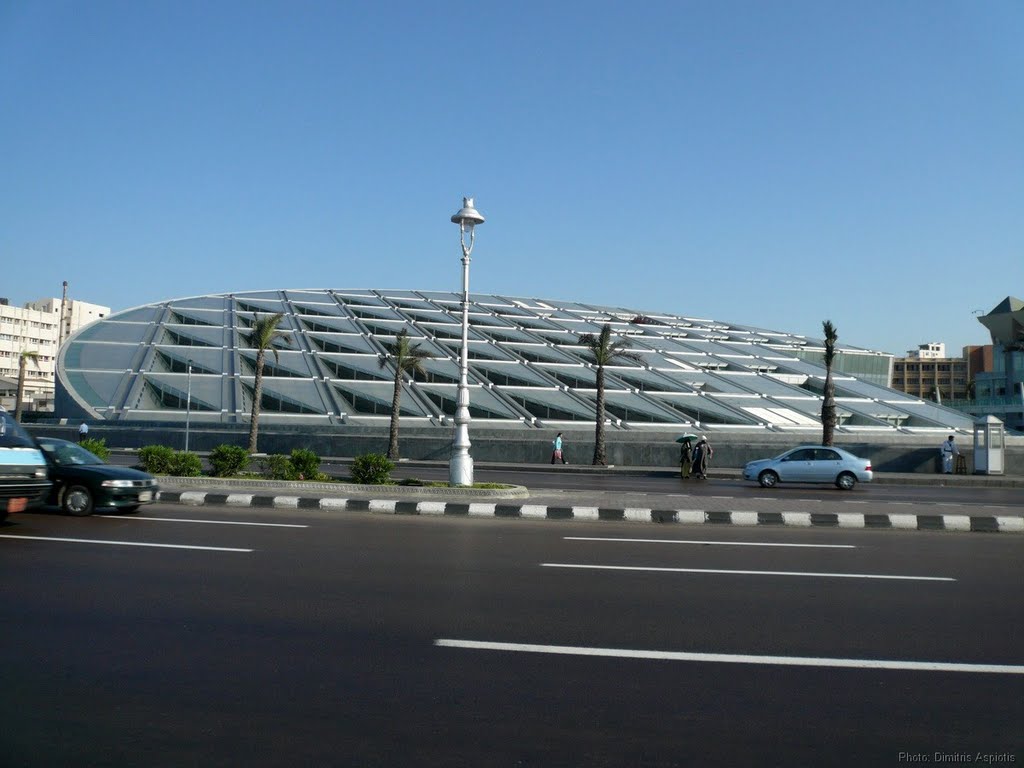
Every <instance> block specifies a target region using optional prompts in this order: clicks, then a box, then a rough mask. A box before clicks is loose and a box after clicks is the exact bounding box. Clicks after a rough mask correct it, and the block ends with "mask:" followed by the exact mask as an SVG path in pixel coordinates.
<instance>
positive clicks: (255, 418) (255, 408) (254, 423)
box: [249, 349, 264, 453]
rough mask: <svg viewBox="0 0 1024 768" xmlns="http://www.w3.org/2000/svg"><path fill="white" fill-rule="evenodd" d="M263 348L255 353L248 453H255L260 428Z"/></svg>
mask: <svg viewBox="0 0 1024 768" xmlns="http://www.w3.org/2000/svg"><path fill="white" fill-rule="evenodd" d="M263 357H264V355H263V350H262V349H261V350H260V351H259V352H257V353H256V378H255V380H253V383H252V415H251V416H250V418H249V453H256V436H257V433H258V432H259V428H260V401H261V400H262V399H263Z"/></svg>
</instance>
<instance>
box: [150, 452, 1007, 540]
mask: <svg viewBox="0 0 1024 768" xmlns="http://www.w3.org/2000/svg"><path fill="white" fill-rule="evenodd" d="M402 466H403V467H416V466H424V467H425V466H430V467H435V468H436V467H438V466H446V464H444V463H441V462H402ZM477 468H478V469H488V470H500V469H502V468H509V469H515V470H516V471H519V472H522V471H524V470H525V471H537V472H545V473H548V472H563V473H587V474H590V473H600V474H605V475H607V474H622V475H634V476H635V475H643V476H671V475H675V474H676V472H675V471H674V470H672V469H669V468H665V467H591V466H585V465H581V466H572V465H570V466H555V467H550V468H548V467H546V466H545V465H522V464H516V465H501V464H487V463H480V464H477ZM740 477H741V471H740V470H739V469H729V468H723V469H713V470H712V471H711V473H710V477H709V480H708V481H694V480H689V481H686V482H685V483H684V482H683V481H680V483H681V485H680V493H672V494H656V493H640V492H631V491H610V492H609V491H592V490H578V489H572V490H551V489H544V490H534V491H531V490H529V489H528V488H525V487H522V486H513V487H512V488H510V489H507V490H486V489H465V488H430V487H417V486H366V485H356V484H347V483H307V482H286V481H266V480H234V479H232V480H225V479H220V478H207V477H203V478H181V477H160V478H159V482H160V486H161V489H162V490H161V492H160V496H159V499H160V501H162V502H165V503H168V502H170V503H178V504H184V505H192V506H210V505H220V506H225V507H274V508H294V509H323V510H333V511H338V512H345V511H358V512H367V511H369V512H378V513H385V514H409V515H463V516H470V517H512V518H527V519H547V520H619V521H636V522H647V523H683V524H690V525H736V526H772V527H778V526H793V527H804V528H806V527H830V528H877V529H893V530H932V531H934V530H947V531H984V532H1007V533H1010V532H1013V533H1024V508H1018V507H1001V508H995V509H991V510H986V511H991V514H963V513H962V510H961V511H959V512H958V511H954V510H956V508H955V507H954V508H953V509H945V508H944V509H942V510H936V511H937V514H908V513H907V511H906V503H903V505H902V506H897V505H896V503H892V504H891V505H889V504H886V503H884V502H882V503H879V504H876V505H873V507H872V509H873V511H871V512H865V511H863V510H864V506H863V505H865V504H867V503H869V502H868V501H865V500H864V499H863V497H858V496H856V495H854V494H842V495H838V492H837V497H836V498H835V499H831V498H825V499H814V500H793V499H791V498H786V497H781V498H770V497H769V498H759V499H758V502H759V503H758V506H759V508H760V509H759V511H752V510H745V509H742V508H741V507H743V506H744V505H746V506H751V505H750V500H749V499H747V500H746V501H745V500H744V499H742V498H736V497H728V496H708V495H690V494H688V493H687V492H686V491H687V490H688V484H689V483H702V485H703V486H705V487H706V486H707V484H708V483H710V484H713V483H714V481H715V480H716V479H730V480H738V479H740ZM874 483H875V484H878V485H887V484H888V485H918V486H947V487H972V488H1024V478H1019V477H1004V476H997V475H928V474H921V473H915V474H896V473H880V472H876V473H875V476H874ZM766 493H768V492H766ZM889 506H891V509H888V508H886V507H889ZM877 509H881V511H875V510H877Z"/></svg>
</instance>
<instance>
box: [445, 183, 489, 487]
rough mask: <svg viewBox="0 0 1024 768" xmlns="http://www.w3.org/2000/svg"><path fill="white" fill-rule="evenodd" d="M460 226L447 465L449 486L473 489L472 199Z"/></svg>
mask: <svg viewBox="0 0 1024 768" xmlns="http://www.w3.org/2000/svg"><path fill="white" fill-rule="evenodd" d="M452 222H453V223H454V224H458V225H459V241H460V243H461V245H462V353H461V356H460V360H459V394H458V399H457V400H456V408H455V434H454V436H453V438H452V458H451V462H450V463H449V465H448V482H449V484H450V485H473V457H472V456H470V455H469V445H470V444H469V380H468V378H469V373H468V371H469V254H470V253H472V251H473V238H474V229H475V227H476V225H477V224H483V223H484V217H483V216H481V215H480V213H479V212H478V211H477V210H476V208H474V207H473V198H471V197H464V198H462V208H460V209H459V211H458V212H457V213H456V214H455V215H454V216H452Z"/></svg>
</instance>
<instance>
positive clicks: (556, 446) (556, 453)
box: [551, 432, 569, 464]
mask: <svg viewBox="0 0 1024 768" xmlns="http://www.w3.org/2000/svg"><path fill="white" fill-rule="evenodd" d="M551 447H552V449H553V450H552V451H551V463H552V464H557V463H558V462H562V463H563V464H568V463H569V462H567V461H566V460H565V454H564V453H562V433H561V432H559V433H558V434H557V435H555V439H554V440H552V441H551Z"/></svg>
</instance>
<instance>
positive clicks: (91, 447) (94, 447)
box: [79, 437, 110, 461]
mask: <svg viewBox="0 0 1024 768" xmlns="http://www.w3.org/2000/svg"><path fill="white" fill-rule="evenodd" d="M79 445H80V446H82V447H83V448H85V450H87V451H88V452H89V453H91V454H94V455H95V456H97V457H98V458H101V459H103V460H104V461H106V460H107V459H109V458H110V449H109V448H107V441H106V440H105V439H103V438H100V439H99V440H95V439H93V438H91V437H87V438H85V439H83V440H82V441H81V442H79Z"/></svg>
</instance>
